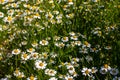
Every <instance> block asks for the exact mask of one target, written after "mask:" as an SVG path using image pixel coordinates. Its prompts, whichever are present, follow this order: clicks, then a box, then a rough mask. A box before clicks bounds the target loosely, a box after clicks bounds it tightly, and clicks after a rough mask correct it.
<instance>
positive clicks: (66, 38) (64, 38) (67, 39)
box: [61, 37, 69, 42]
mask: <svg viewBox="0 0 120 80" xmlns="http://www.w3.org/2000/svg"><path fill="white" fill-rule="evenodd" d="M61 40H62V41H63V42H68V41H69V38H68V37H63V38H62V39H61Z"/></svg>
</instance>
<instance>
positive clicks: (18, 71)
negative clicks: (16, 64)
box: [13, 68, 21, 77]
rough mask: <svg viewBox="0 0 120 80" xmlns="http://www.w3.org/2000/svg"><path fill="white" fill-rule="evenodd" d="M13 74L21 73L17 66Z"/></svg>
mask: <svg viewBox="0 0 120 80" xmlns="http://www.w3.org/2000/svg"><path fill="white" fill-rule="evenodd" d="M13 74H14V76H16V77H18V76H19V75H20V74H21V73H20V70H19V69H18V68H16V70H15V71H14V73H13Z"/></svg>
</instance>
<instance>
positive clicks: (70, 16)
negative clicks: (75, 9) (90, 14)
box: [66, 13, 74, 18]
mask: <svg viewBox="0 0 120 80" xmlns="http://www.w3.org/2000/svg"><path fill="white" fill-rule="evenodd" d="M66 17H67V18H73V17H74V14H73V13H70V14H67V15H66Z"/></svg>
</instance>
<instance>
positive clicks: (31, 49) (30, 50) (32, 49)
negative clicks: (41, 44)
mask: <svg viewBox="0 0 120 80" xmlns="http://www.w3.org/2000/svg"><path fill="white" fill-rule="evenodd" d="M34 51H35V49H34V48H29V49H27V52H30V53H32V52H34Z"/></svg>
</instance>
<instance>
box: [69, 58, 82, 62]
mask: <svg viewBox="0 0 120 80" xmlns="http://www.w3.org/2000/svg"><path fill="white" fill-rule="evenodd" d="M79 61H80V59H79V58H72V60H71V62H79Z"/></svg>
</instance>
